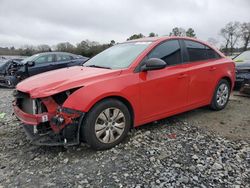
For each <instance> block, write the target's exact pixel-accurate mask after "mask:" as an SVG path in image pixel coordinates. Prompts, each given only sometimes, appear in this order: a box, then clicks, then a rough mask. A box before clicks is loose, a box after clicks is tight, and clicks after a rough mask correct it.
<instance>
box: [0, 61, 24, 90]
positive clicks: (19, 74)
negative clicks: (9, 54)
mask: <svg viewBox="0 0 250 188" xmlns="http://www.w3.org/2000/svg"><path fill="white" fill-rule="evenodd" d="M26 70H27V68H26V65H24V64H22V63H20V62H18V61H14V60H10V61H8V62H6V63H5V65H4V66H2V67H1V70H0V86H4V87H9V88H13V87H15V86H16V85H17V83H18V82H19V81H21V80H23V79H24V78H26V77H27V74H28V73H27V72H26Z"/></svg>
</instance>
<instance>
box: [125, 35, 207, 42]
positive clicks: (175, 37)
mask: <svg viewBox="0 0 250 188" xmlns="http://www.w3.org/2000/svg"><path fill="white" fill-rule="evenodd" d="M168 39H186V40H193V41H197V42H200V43H204V44H206V43H205V42H204V41H201V40H199V39H196V38H193V37H182V36H162V37H144V38H139V39H135V40H129V41H126V42H125V43H129V42H158V41H164V40H168Z"/></svg>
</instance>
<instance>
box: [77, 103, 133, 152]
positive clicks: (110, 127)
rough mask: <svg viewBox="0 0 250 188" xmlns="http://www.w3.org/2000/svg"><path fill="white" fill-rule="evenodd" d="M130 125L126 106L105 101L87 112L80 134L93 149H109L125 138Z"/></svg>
mask: <svg viewBox="0 0 250 188" xmlns="http://www.w3.org/2000/svg"><path fill="white" fill-rule="evenodd" d="M130 124H131V116H130V113H129V111H128V108H127V107H126V105H125V104H123V103H122V102H121V101H119V100H116V99H106V100H104V101H101V102H99V103H97V104H96V105H95V106H94V107H93V108H92V109H91V110H90V111H89V112H88V114H87V115H86V117H85V120H84V122H83V125H82V129H81V130H82V132H81V133H82V137H84V140H85V141H86V142H87V144H88V145H90V146H91V147H92V148H93V149H97V150H103V149H109V148H111V147H113V146H115V145H117V144H119V143H120V142H121V141H122V140H123V139H124V138H125V136H126V135H127V133H128V131H129V128H130Z"/></svg>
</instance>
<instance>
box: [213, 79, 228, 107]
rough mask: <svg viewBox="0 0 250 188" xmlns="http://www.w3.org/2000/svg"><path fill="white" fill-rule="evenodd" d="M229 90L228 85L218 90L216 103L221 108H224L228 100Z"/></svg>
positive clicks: (223, 85) (221, 86) (222, 85)
mask: <svg viewBox="0 0 250 188" xmlns="http://www.w3.org/2000/svg"><path fill="white" fill-rule="evenodd" d="M228 95H229V89H228V86H227V85H226V84H224V83H223V84H221V85H220V86H219V88H218V90H217V94H216V101H217V104H218V105H219V106H224V105H225V104H226V102H227V100H228Z"/></svg>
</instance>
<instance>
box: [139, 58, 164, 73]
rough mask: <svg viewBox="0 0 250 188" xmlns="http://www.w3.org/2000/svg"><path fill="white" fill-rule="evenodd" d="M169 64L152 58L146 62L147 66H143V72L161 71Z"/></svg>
mask: <svg viewBox="0 0 250 188" xmlns="http://www.w3.org/2000/svg"><path fill="white" fill-rule="evenodd" d="M166 66H167V63H166V62H165V61H163V60H161V59H159V58H150V59H148V60H147V61H146V63H145V65H143V66H142V68H141V70H142V71H150V70H159V69H164V68H165V67H166Z"/></svg>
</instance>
